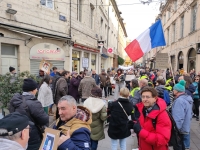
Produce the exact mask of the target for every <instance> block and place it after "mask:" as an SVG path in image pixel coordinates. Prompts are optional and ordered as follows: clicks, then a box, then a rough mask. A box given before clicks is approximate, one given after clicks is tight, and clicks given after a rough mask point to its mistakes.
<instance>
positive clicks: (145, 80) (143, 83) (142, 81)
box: [139, 79, 148, 87]
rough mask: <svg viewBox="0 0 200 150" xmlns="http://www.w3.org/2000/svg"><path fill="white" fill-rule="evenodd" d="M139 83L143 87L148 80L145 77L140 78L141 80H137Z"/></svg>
mask: <svg viewBox="0 0 200 150" xmlns="http://www.w3.org/2000/svg"><path fill="white" fill-rule="evenodd" d="M139 83H141V84H142V87H145V86H147V85H148V80H147V79H141V80H139Z"/></svg>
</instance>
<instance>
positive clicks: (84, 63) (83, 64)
mask: <svg viewBox="0 0 200 150" xmlns="http://www.w3.org/2000/svg"><path fill="white" fill-rule="evenodd" d="M82 66H83V68H88V66H89V59H88V58H84V57H83V60H82Z"/></svg>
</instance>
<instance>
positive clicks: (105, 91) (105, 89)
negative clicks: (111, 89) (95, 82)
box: [101, 86, 107, 97]
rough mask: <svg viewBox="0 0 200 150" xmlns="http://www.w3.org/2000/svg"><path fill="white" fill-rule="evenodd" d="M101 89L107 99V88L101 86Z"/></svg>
mask: <svg viewBox="0 0 200 150" xmlns="http://www.w3.org/2000/svg"><path fill="white" fill-rule="evenodd" d="M101 89H102V90H103V89H104V93H105V97H107V86H101Z"/></svg>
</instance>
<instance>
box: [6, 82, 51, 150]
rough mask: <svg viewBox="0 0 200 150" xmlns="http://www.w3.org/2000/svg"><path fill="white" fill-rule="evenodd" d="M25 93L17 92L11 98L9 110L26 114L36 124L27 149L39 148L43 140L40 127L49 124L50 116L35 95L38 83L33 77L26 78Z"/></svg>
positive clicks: (34, 149) (35, 149)
mask: <svg viewBox="0 0 200 150" xmlns="http://www.w3.org/2000/svg"><path fill="white" fill-rule="evenodd" d="M22 90H23V93H22V95H21V94H20V93H15V94H14V96H13V97H12V99H11V100H10V105H9V111H10V113H12V112H19V113H20V114H23V115H26V116H27V117H28V118H29V120H30V121H32V122H34V123H35V125H33V126H31V128H32V130H31V132H30V138H29V141H28V148H27V150H38V149H39V147H40V145H41V142H42V131H41V130H40V127H43V126H48V124H49V116H48V115H47V114H46V113H45V112H44V109H43V107H42V104H41V103H40V102H39V101H38V100H37V98H36V97H35V95H36V93H37V83H36V82H35V81H34V80H33V79H24V83H23V87H22Z"/></svg>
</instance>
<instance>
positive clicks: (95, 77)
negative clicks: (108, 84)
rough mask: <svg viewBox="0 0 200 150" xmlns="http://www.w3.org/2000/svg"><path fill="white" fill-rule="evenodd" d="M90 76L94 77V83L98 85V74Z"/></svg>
mask: <svg viewBox="0 0 200 150" xmlns="http://www.w3.org/2000/svg"><path fill="white" fill-rule="evenodd" d="M92 78H94V80H95V82H96V85H99V83H100V78H99V75H98V74H92Z"/></svg>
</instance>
